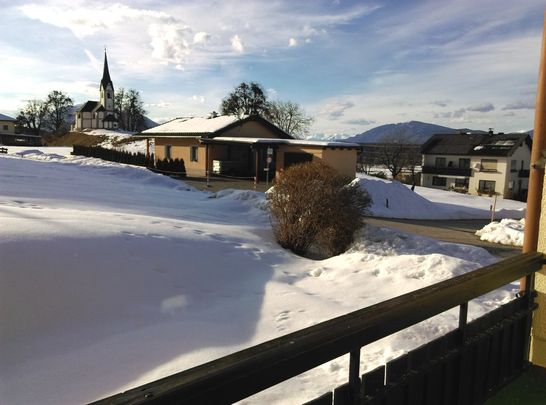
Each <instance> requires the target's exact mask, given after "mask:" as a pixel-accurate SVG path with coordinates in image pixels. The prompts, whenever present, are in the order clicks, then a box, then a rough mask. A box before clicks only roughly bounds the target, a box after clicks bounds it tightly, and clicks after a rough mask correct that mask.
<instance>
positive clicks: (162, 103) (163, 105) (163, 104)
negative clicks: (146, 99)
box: [144, 101, 173, 108]
mask: <svg viewBox="0 0 546 405" xmlns="http://www.w3.org/2000/svg"><path fill="white" fill-rule="evenodd" d="M172 105H173V104H172V103H169V102H167V101H160V102H158V103H147V104H144V107H147V108H150V107H155V108H169V107H171V106H172Z"/></svg>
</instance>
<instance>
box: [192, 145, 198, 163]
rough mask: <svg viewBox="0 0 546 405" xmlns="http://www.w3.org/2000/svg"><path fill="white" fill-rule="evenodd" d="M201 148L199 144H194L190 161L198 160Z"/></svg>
mask: <svg viewBox="0 0 546 405" xmlns="http://www.w3.org/2000/svg"><path fill="white" fill-rule="evenodd" d="M198 150H199V147H198V146H192V147H191V148H190V162H197V152H198Z"/></svg>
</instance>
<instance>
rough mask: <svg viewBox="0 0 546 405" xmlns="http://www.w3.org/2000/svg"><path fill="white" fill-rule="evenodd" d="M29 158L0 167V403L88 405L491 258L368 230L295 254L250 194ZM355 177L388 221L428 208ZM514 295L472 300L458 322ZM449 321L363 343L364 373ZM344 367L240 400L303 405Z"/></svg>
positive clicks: (105, 166) (449, 205) (506, 292)
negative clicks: (332, 250) (319, 254)
mask: <svg viewBox="0 0 546 405" xmlns="http://www.w3.org/2000/svg"><path fill="white" fill-rule="evenodd" d="M32 149H34V151H32V152H24V151H23V150H18V151H17V152H18V154H15V151H12V148H10V150H9V153H10V154H9V155H7V156H0V172H1V173H2V176H1V177H0V223H1V224H2V227H1V228H0V257H1V258H2V261H1V263H2V265H1V266H0V322H1V323H2V328H0V341H1V342H2V345H0V359H1V361H0V393H1V397H2V401H3V402H4V403H9V404H14V405H17V404H29V403H40V404H46V405H47V404H68V403H86V402H90V401H93V400H96V399H99V398H102V397H105V396H108V395H112V394H115V393H118V392H121V391H124V390H126V389H129V388H132V387H135V386H138V385H141V384H144V383H147V382H150V381H152V380H155V379H158V378H161V377H164V376H167V375H170V374H172V373H175V372H178V371H181V370H185V369H188V368H190V367H193V366H195V365H198V364H201V363H203V362H206V361H209V360H212V359H215V358H218V357H220V356H224V355H227V354H229V353H233V352H235V351H238V350H241V349H243V348H246V347H249V346H252V345H255V344H258V343H260V342H264V341H266V340H269V339H272V338H275V337H278V336H282V335H285V334H287V333H289V332H293V331H296V330H299V329H301V328H304V327H307V326H310V325H313V324H316V323H318V322H321V321H324V320H327V319H330V318H333V317H335V316H339V315H342V314H345V313H348V312H350V311H353V310H356V309H360V308H363V307H366V306H369V305H372V304H375V303H377V302H380V301H383V300H385V299H388V298H391V297H394V296H398V295H400V294H404V293H406V292H409V291H411V290H414V289H418V288H422V287H424V286H427V285H430V284H432V283H436V282H438V281H441V280H445V279H447V278H450V277H453V276H456V275H459V274H463V273H465V272H467V271H470V270H473V269H476V268H479V267H482V266H485V265H488V264H491V263H493V262H495V261H496V259H495V258H494V257H493V256H491V255H490V254H489V253H487V252H486V251H485V250H483V249H481V248H477V247H472V246H465V245H457V244H451V243H444V242H439V241H435V240H432V239H428V238H424V237H419V236H416V235H410V234H405V233H401V232H395V231H390V230H387V229H383V228H376V227H373V226H368V227H366V228H365V229H364V230H363V232H362V234H361V235H359V237H358V239H357V242H356V243H355V244H354V245H353V246H352V247H351V249H350V250H349V251H348V252H346V253H345V254H342V255H339V256H337V257H333V258H330V259H327V260H322V261H315V260H310V259H305V258H301V257H298V256H295V255H293V254H292V253H290V252H289V251H286V250H284V249H282V248H280V247H279V246H278V244H277V243H276V242H275V240H274V238H273V235H272V232H271V227H270V222H269V216H268V213H267V211H266V209H265V207H266V203H265V200H264V194H263V193H258V192H254V191H237V190H224V191H222V192H219V193H216V194H212V193H205V192H200V191H196V190H195V189H193V188H191V187H188V186H187V185H186V184H185V183H184V182H181V181H178V180H173V179H171V178H169V177H165V176H161V175H158V174H155V173H152V172H150V171H148V170H146V169H144V168H139V167H133V166H128V165H122V164H117V163H112V162H104V161H101V160H99V159H94V158H85V157H81V156H71V155H70V153H69V151H66V150H65V151H64V152H63V150H62V148H32ZM66 149H70V148H66ZM66 152H68V153H66ZM358 181H359V182H360V184H361V185H365V186H367V187H368V188H369V190H370V193H371V194H372V195H373V196H386V195H388V196H389V198H390V199H391V200H392V205H391V207H392V208H391V210H393V212H403V210H402V209H401V208H398V203H397V201H398V200H402V201H406V200H407V202H405V203H406V204H408V205H409V204H411V205H409V207H414V205H413V204H416V201H417V200H415V201H413V200H411V201H410V200H409V196H412V197H414V198H416V199H417V198H419V199H420V200H419V201H421V202H423V203H425V201H423V200H425V197H424V196H423V195H422V194H420V192H419V191H418V192H416V193H414V192H411V190H409V189H407V187H405V186H402V185H400V184H397V183H391V185H390V186H389V185H388V184H387V183H384V184H383V183H377V182H375V180H372V179H366V178H360V179H359V180H358ZM389 187H390V189H389ZM386 190H390V191H386ZM381 193H382V194H381ZM451 196H452V197H458V196H457V195H455V193H447V194H446V199H445V201H444V203H443V204H444V205H440V203H439V202H437V201H433V200H431V199H430V198H429V199H428V200H426V201H429V206H428V207H429V208H430V210H435V213H436V214H439V213H446V214H449V213H450V212H451V211H453V212H454V214H452V216H456V215H460V213H464V212H466V211H465V207H463V206H461V205H458V204H459V203H460V202H461V201H463V200H459V199H457V203H453V200H450V199H449V198H447V197H451ZM378 201H379V202H377V201H376V203H375V205H374V207H373V210H376V211H380V210H381V209H382V208H381V207H380V205H381V204H382V202H381V200H380V198H379V197H378ZM464 201H470V200H464ZM472 201H474V200H472ZM472 205H474V206H479V204H472ZM472 209H478V210H480V208H472ZM450 210H451V211H450ZM472 212H474V211H472ZM455 213H457V214H455ZM517 289H518V287H517V285H515V284H512V285H508V286H506V287H504V288H502V289H499V290H497V291H494V292H492V293H490V294H488V295H486V296H483V297H480V298H479V299H477V300H475V301H473V302H472V303H471V305H470V308H469V317H470V318H471V319H472V318H475V317H477V316H480V315H481V314H483V313H485V312H487V311H489V310H491V309H492V308H494V307H496V306H497V305H499V304H501V303H504V302H507V301H508V300H510V299H511V298H512V297H513V296H514V293H515V292H516V291H517ZM456 326H457V309H454V310H451V311H448V312H445V313H443V314H441V315H439V316H437V317H435V318H432V319H429V320H427V321H425V322H423V323H421V324H418V325H415V326H414V327H412V328H408V329H406V330H403V331H401V332H399V333H397V334H395V335H392V336H390V337H388V338H386V339H383V340H381V341H379V342H376V343H374V344H372V345H369V346H367V347H365V348H363V350H362V359H361V367H362V370H363V372H365V371H366V370H371V369H373V368H375V367H377V366H378V365H381V364H384V363H385V361H388V360H390V359H392V358H394V357H396V356H399V355H400V354H402V353H403V352H405V351H407V350H409V349H411V348H413V347H416V346H418V345H420V344H422V343H424V342H426V341H428V340H431V339H433V338H435V337H437V336H440V335H442V334H444V333H445V332H446V331H448V330H451V329H453V328H455V327H456ZM347 368H348V359H347V356H344V357H342V358H339V359H336V360H334V361H332V362H329V363H327V364H325V365H323V366H320V367H317V368H315V369H313V370H311V371H309V372H307V373H304V374H302V375H300V376H298V377H296V378H294V379H292V380H289V381H287V382H285V383H283V384H280V385H278V386H275V387H273V388H271V389H269V390H266V391H264V392H262V393H260V394H258V395H256V396H254V397H252V398H249V399H247V400H245V401H242V403H248V404H250V403H252V404H261V403H273V404H275V403H278V404H288V403H302V402H305V401H307V400H310V399H313V398H315V397H317V396H318V395H320V394H322V393H324V392H326V391H328V390H330V389H332V388H334V387H335V386H337V385H340V384H342V383H345V382H346V380H347V377H348V371H347Z"/></svg>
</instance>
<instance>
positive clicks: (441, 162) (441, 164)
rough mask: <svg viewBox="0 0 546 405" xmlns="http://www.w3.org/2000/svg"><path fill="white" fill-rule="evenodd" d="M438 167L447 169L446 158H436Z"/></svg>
mask: <svg viewBox="0 0 546 405" xmlns="http://www.w3.org/2000/svg"><path fill="white" fill-rule="evenodd" d="M436 167H446V158H443V157H437V158H436Z"/></svg>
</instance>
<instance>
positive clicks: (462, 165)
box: [459, 158, 470, 169]
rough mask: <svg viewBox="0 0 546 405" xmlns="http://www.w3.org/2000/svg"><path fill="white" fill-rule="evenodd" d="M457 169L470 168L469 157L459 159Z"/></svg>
mask: <svg viewBox="0 0 546 405" xmlns="http://www.w3.org/2000/svg"><path fill="white" fill-rule="evenodd" d="M459 169H470V159H462V158H461V159H459Z"/></svg>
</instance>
